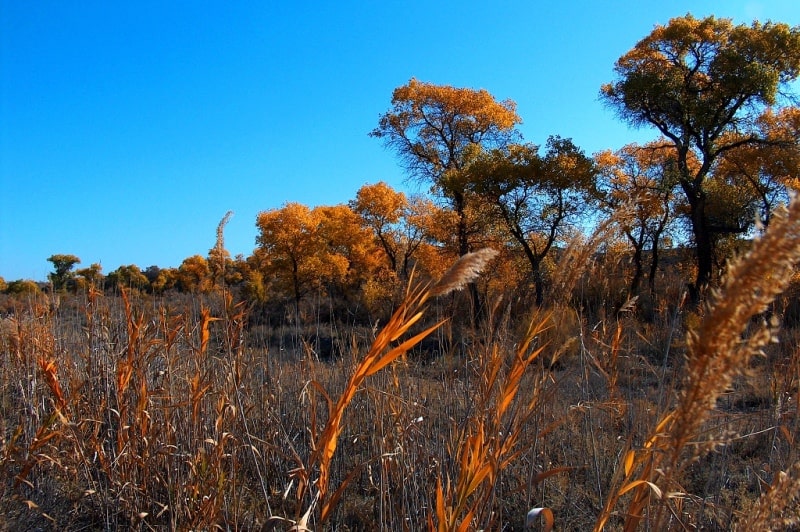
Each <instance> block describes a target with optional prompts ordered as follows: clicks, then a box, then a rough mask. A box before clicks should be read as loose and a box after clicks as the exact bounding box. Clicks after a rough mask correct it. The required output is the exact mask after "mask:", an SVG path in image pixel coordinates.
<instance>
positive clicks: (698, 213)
mask: <svg viewBox="0 0 800 532" xmlns="http://www.w3.org/2000/svg"><path fill="white" fill-rule="evenodd" d="M705 207H706V198H705V194H703V193H702V192H698V193H697V194H694V195H692V196H691V197H690V198H689V209H690V213H689V214H690V216H691V220H692V234H693V236H694V246H695V257H696V259H697V278H696V279H695V282H694V283H693V284H692V285H690V286H689V293H690V295H691V297H692V302H693V303H699V302H700V299H701V298H702V295H703V292H705V290H706V288H707V287H708V285H709V283H711V278H712V272H713V270H714V241H713V239H712V238H711V230H710V228H709V226H708V219H707V218H706V212H705V210H706V209H705Z"/></svg>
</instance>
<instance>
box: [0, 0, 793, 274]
mask: <svg viewBox="0 0 800 532" xmlns="http://www.w3.org/2000/svg"><path fill="white" fill-rule="evenodd" d="M687 12H691V13H692V14H693V15H695V16H698V17H700V16H705V15H709V14H714V15H716V16H718V17H729V18H733V19H734V21H735V22H747V23H749V22H751V21H752V20H753V19H759V20H762V21H764V20H767V19H771V20H773V21H780V22H787V23H789V24H792V25H798V24H800V2H797V1H796V0H772V1H767V0H764V1H760V2H748V1H736V0H726V1H725V2H721V1H693V2H687V1H679V0H676V1H668V2H665V1H663V0H661V1H649V0H645V1H639V2H615V1H612V0H608V1H604V2H589V1H585V2H581V1H573V2H534V1H531V0H528V1H502V0H498V1H495V2H488V1H484V2H479V1H473V0H459V1H458V2H455V1H453V2H451V1H447V2H433V1H431V0H427V1H420V2H394V1H375V2H349V1H338V2H285V3H278V2H269V1H265V2H235V1H231V2H150V1H140V2H94V1H83V2H37V1H31V2H20V1H16V0H0V187H1V190H2V197H3V201H2V203H1V204H0V276H2V277H3V278H5V279H6V280H7V281H9V280H14V279H22V278H27V279H35V280H44V279H45V278H46V276H47V273H48V272H49V271H51V269H52V268H51V264H50V263H48V262H47V260H46V259H47V257H49V256H50V255H52V254H55V253H71V254H74V255H77V256H79V257H80V258H81V259H82V263H81V266H88V265H89V264H91V263H94V262H100V263H101V264H102V266H103V271H104V272H105V273H109V272H111V271H113V270H115V269H116V268H117V267H119V266H120V265H123V264H136V265H138V266H139V267H141V268H142V269H144V268H146V267H147V266H150V265H158V266H160V267H176V266H178V265H180V263H181V261H182V260H183V259H184V258H186V257H189V256H191V255H194V254H201V255H206V254H207V252H208V250H209V248H211V247H212V246H213V244H214V240H215V229H216V226H217V223H218V222H219V220H220V219H221V218H222V216H223V215H224V214H225V213H226V212H227V211H228V210H233V211H234V212H235V215H234V217H233V218H232V219H231V220H230V222H229V223H228V226H227V228H226V233H225V237H226V246H227V248H228V249H229V250H230V252H231V253H232V254H233V255H236V254H239V253H241V254H244V255H245V256H247V255H250V254H251V253H252V251H253V249H254V247H255V237H256V228H255V220H256V216H257V214H258V212H260V211H263V210H268V209H273V208H277V207H280V206H281V205H282V204H283V203H285V202H287V201H297V202H301V203H304V204H306V205H309V206H315V205H323V204H324V205H332V204H337V203H343V202H347V201H348V200H350V199H352V198H353V197H354V196H355V193H356V191H357V190H358V189H359V188H360V187H361V186H362V185H364V184H365V183H374V182H377V181H386V182H388V183H389V184H390V185H392V186H393V187H395V188H398V189H401V190H406V191H412V192H413V191H415V190H416V189H415V188H413V186H412V185H407V184H405V182H404V178H405V176H404V173H403V170H402V169H401V168H400V167H399V166H398V163H397V159H396V158H395V156H394V154H393V153H392V152H390V151H388V150H386V149H385V148H384V147H383V146H382V144H381V142H380V141H378V140H377V139H373V138H370V137H368V133H369V131H370V130H372V129H373V128H374V127H375V126H376V124H377V120H378V116H379V114H381V113H383V112H385V111H386V110H387V109H388V108H389V103H390V99H391V94H392V90H393V89H394V88H395V87H397V86H400V85H403V84H405V83H406V82H408V80H409V79H410V78H411V77H416V78H417V79H419V80H423V81H428V82H433V83H437V84H448V85H454V86H460V87H474V88H484V89H487V90H488V91H489V92H491V93H492V94H493V95H495V96H496V97H497V98H499V99H506V98H511V99H513V100H514V101H516V102H517V110H518V112H519V114H520V115H521V116H522V118H523V120H524V124H523V125H522V126H521V128H520V129H521V131H522V133H523V135H524V138H525V139H526V140H527V141H530V142H534V143H544V141H545V140H546V139H547V137H548V136H549V135H551V134H558V135H561V136H563V137H571V138H572V139H573V140H574V141H575V143H576V144H577V145H578V146H580V147H582V148H583V149H584V150H585V151H586V152H587V153H594V152H597V151H600V150H603V149H609V148H610V149H617V148H619V147H621V146H622V145H624V144H626V143H628V142H632V141H643V140H648V139H650V138H652V137H653V136H654V135H653V133H652V132H648V131H631V130H628V129H627V128H626V127H625V125H624V124H622V123H620V122H619V121H618V120H617V119H616V118H615V116H614V114H613V113H612V112H611V111H609V110H608V109H606V108H605V107H604V106H603V105H602V103H600V101H599V100H598V91H599V88H600V85H601V84H602V83H604V82H608V81H611V79H612V77H613V72H612V69H613V65H614V61H615V60H616V59H617V58H618V57H619V56H620V55H622V54H624V53H625V52H626V51H627V50H629V49H630V48H631V47H632V46H633V45H634V44H635V43H636V42H637V41H638V40H639V39H641V38H642V37H644V36H645V35H647V34H648V33H649V32H650V31H651V30H652V28H653V26H654V25H655V24H657V23H660V24H664V23H666V22H668V20H669V19H670V18H672V17H675V16H681V15H684V14H686V13H687Z"/></svg>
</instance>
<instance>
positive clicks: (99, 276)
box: [75, 262, 103, 288]
mask: <svg viewBox="0 0 800 532" xmlns="http://www.w3.org/2000/svg"><path fill="white" fill-rule="evenodd" d="M75 275H76V276H77V277H78V282H79V287H81V286H82V287H84V288H85V287H89V286H100V283H101V282H102V281H103V267H102V266H101V265H100V264H98V263H96V262H95V263H93V264H91V265H90V266H89V267H88V268H81V269H79V270H77V271H76V272H75Z"/></svg>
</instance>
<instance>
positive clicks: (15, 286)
mask: <svg viewBox="0 0 800 532" xmlns="http://www.w3.org/2000/svg"><path fill="white" fill-rule="evenodd" d="M39 292H41V290H39V285H37V284H36V283H35V282H34V281H31V280H30V279H17V280H16V281H9V282H8V284H7V285H6V289H5V293H6V294H9V295H14V296H21V295H34V294H38V293H39Z"/></svg>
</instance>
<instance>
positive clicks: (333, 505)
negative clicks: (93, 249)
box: [0, 203, 800, 530]
mask: <svg viewBox="0 0 800 532" xmlns="http://www.w3.org/2000/svg"><path fill="white" fill-rule="evenodd" d="M597 238H598V239H601V237H600V236H598V237H597ZM591 242H595V241H594V240H591V241H590V245H587V246H579V245H575V246H574V248H573V251H572V252H570V253H568V254H567V255H566V256H567V259H565V260H568V262H567V263H565V264H570V265H571V267H572V269H570V270H569V271H567V268H566V266H564V265H563V264H562V266H561V268H560V271H562V272H563V275H564V277H563V280H562V283H561V286H564V287H570V286H574V287H577V288H576V289H575V290H574V291H573V292H572V297H564V298H563V301H562V302H561V304H560V305H558V306H556V307H554V308H552V309H547V310H537V311H531V312H529V313H528V314H527V315H526V316H523V315H522V314H520V313H518V312H517V310H516V309H515V310H514V311H513V312H512V311H511V310H503V307H502V305H501V304H497V305H495V307H493V309H494V313H492V312H490V316H489V317H488V318H487V320H486V324H485V330H484V331H479V332H475V331H472V336H471V337H470V342H468V343H467V342H464V343H463V344H461V345H460V346H459V349H457V350H456V349H451V350H449V351H447V350H445V352H444V353H442V354H440V355H439V356H437V357H432V358H424V359H423V360H416V359H415V357H414V355H413V354H409V352H411V351H412V348H418V347H419V346H418V345H417V344H418V343H419V342H420V341H421V340H422V339H424V338H425V337H426V335H429V334H432V333H433V332H436V333H437V334H439V333H440V332H441V330H442V328H447V327H449V326H450V324H449V323H447V324H445V325H442V323H443V320H446V319H448V318H449V316H441V313H442V312H443V310H442V309H445V308H448V307H447V305H446V304H445V303H444V302H442V300H439V299H435V297H434V296H437V295H440V294H444V293H446V292H449V291H450V290H453V289H458V288H460V287H462V286H464V284H465V283H468V282H471V281H473V280H474V278H475V275H477V273H478V271H479V270H480V269H481V268H484V267H485V266H486V265H487V264H488V261H490V260H491V258H492V253H491V252H489V251H483V252H478V253H477V254H475V255H471V256H469V255H468V256H466V257H465V258H463V259H461V261H460V262H458V263H456V265H454V268H453V269H452V270H450V271H449V272H448V273H447V274H445V275H444V276H443V278H442V280H441V281H439V283H436V284H432V285H429V286H425V285H411V286H410V287H409V289H408V290H407V292H406V297H405V299H404V301H403V302H402V303H401V304H400V305H398V306H397V308H396V309H395V312H394V314H393V315H392V317H391V319H390V320H389V321H388V322H387V323H386V325H384V326H383V327H382V328H380V329H376V330H374V331H373V330H371V329H369V328H362V329H358V328H354V329H353V330H347V331H346V334H342V335H341V338H342V339H343V340H342V343H343V345H345V346H346V348H345V350H344V351H345V354H344V355H343V356H342V357H341V358H339V359H337V360H334V361H330V362H321V361H319V360H317V358H316V357H315V356H313V355H312V354H311V353H306V352H303V351H302V350H301V349H299V348H298V350H297V351H291V350H290V349H287V350H285V351H281V350H280V349H281V347H282V346H283V343H282V341H281V343H280V345H279V344H278V343H276V342H273V341H272V340H270V338H271V336H270V334H266V333H265V334H261V333H260V332H259V334H256V331H254V330H252V329H251V328H250V327H249V326H248V312H247V309H246V307H245V305H244V304H242V303H237V302H236V301H235V299H234V298H233V297H231V295H230V294H229V293H226V292H225V291H224V290H223V291H218V292H215V293H211V294H208V295H204V296H192V297H186V298H185V299H182V300H181V299H178V298H173V299H170V300H163V299H155V298H153V297H152V296H145V295H141V294H136V293H133V292H126V291H123V292H122V293H120V294H119V296H112V295H104V294H101V293H99V292H97V291H96V290H94V289H91V290H89V291H88V292H87V293H85V294H82V295H78V296H74V297H63V299H62V301H61V303H60V305H57V304H54V301H53V300H49V299H46V298H32V299H27V300H15V301H11V302H6V304H7V305H8V308H11V309H12V312H13V315H12V316H10V317H8V318H5V319H4V320H3V323H2V327H1V328H0V367H2V368H3V370H2V371H0V407H1V408H2V412H3V415H2V416H0V437H1V438H2V439H1V440H0V490H2V491H0V516H2V517H0V529H59V530H87V529H89V530H93V529H106V530H109V529H120V528H121V529H128V528H135V529H142V530H148V529H181V530H184V529H186V530H188V529H215V528H224V529H232V530H254V529H267V530H268V529H274V530H288V529H291V528H292V527H294V529H295V530H302V529H309V530H419V529H425V528H428V529H437V530H480V529H483V530H520V529H522V528H523V526H525V521H526V515H527V513H528V511H529V510H530V509H531V508H534V507H535V508H544V509H545V510H543V511H542V512H540V514H539V515H541V516H545V518H543V519H542V518H540V519H542V521H541V522H539V521H534V522H533V523H532V524H533V526H534V527H536V526H549V522H548V519H547V518H548V517H549V516H550V515H551V514H552V516H553V518H554V521H555V528H556V529H559V530H588V529H592V528H594V529H596V530H621V529H624V530H634V529H643V530H645V529H646V530H674V529H685V528H706V529H718V530H726V529H731V528H734V527H738V528H739V529H741V530H767V529H792V528H791V527H797V526H798V523H797V518H796V516H797V515H798V513H797V501H798V492H799V491H800V488H799V487H798V486H800V484H798V480H797V479H798V469H797V466H796V465H795V464H796V462H797V460H798V456H797V450H796V449H797V446H796V441H797V438H799V437H800V420H799V419H798V415H797V412H798V407H799V406H800V404H798V393H797V392H798V380H800V347H798V346H800V333H798V332H797V331H796V330H790V329H784V330H781V331H778V330H777V329H776V327H775V325H774V324H773V323H771V322H770V321H769V320H767V323H764V320H763V319H762V313H763V312H764V311H765V310H768V307H769V305H770V303H771V302H772V301H773V300H774V299H775V297H776V295H777V294H778V293H779V292H780V291H781V290H782V289H783V288H784V287H785V286H786V285H787V283H788V282H789V279H790V278H791V276H792V273H793V271H794V270H793V267H794V262H795V261H796V259H797V258H798V257H800V206H798V204H797V203H793V204H792V205H791V206H790V207H789V208H788V210H787V211H785V212H784V213H783V214H779V215H776V216H774V217H773V221H772V222H771V224H770V229H769V231H768V232H767V233H766V234H765V235H764V236H763V238H761V239H760V240H759V241H758V242H757V243H756V244H755V245H754V247H753V249H752V250H751V251H750V253H748V254H747V255H746V256H744V257H742V258H741V259H739V260H738V261H736V262H735V263H733V264H732V265H731V266H730V269H729V274H728V276H727V277H726V280H725V281H724V283H723V284H722V285H721V287H720V289H719V291H718V292H716V293H715V294H714V297H713V299H712V301H711V302H710V304H709V306H708V307H707V308H705V309H704V310H703V311H702V312H699V313H696V314H695V313H692V314H690V313H688V311H687V310H686V309H685V308H684V307H682V306H681V304H680V301H679V298H678V297H673V296H674V294H677V293H679V290H677V288H676V289H674V290H673V292H674V293H673V292H671V294H673V295H671V296H670V298H669V299H666V300H663V301H654V302H653V305H652V307H653V310H652V315H651V316H650V317H649V318H648V320H641V319H639V316H638V314H637V309H636V307H635V304H634V303H633V302H632V303H631V305H630V306H629V307H627V308H625V309H623V310H624V311H623V312H615V313H613V314H612V313H601V312H597V313H594V312H592V311H589V310H587V309H588V308H589V307H590V305H586V306H584V305H582V304H581V303H582V301H581V297H582V296H581V293H585V292H582V290H581V286H580V283H585V282H588V280H591V279H592V278H595V277H600V276H601V273H600V272H599V270H596V269H593V268H600V267H601V266H600V265H597V264H593V263H592V261H591V260H590V259H589V258H590V257H591V252H590V248H591V245H592V244H591ZM595 243H596V242H595ZM573 303H574V304H575V306H571V304H573ZM510 308H512V307H510V306H509V309H510ZM440 316H441V317H440ZM266 332H267V333H269V332H270V331H266ZM272 332H276V331H272ZM684 333H686V334H684ZM277 336H279V335H278V334H276V337H277ZM776 336H780V338H781V343H780V344H775V343H772V342H773V340H774V339H775V337H776ZM298 345H302V344H301V343H300V342H298ZM762 351H763V352H764V353H765V354H766V356H762Z"/></svg>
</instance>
